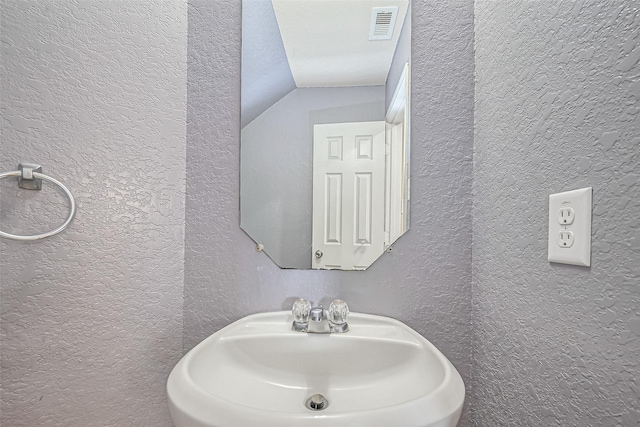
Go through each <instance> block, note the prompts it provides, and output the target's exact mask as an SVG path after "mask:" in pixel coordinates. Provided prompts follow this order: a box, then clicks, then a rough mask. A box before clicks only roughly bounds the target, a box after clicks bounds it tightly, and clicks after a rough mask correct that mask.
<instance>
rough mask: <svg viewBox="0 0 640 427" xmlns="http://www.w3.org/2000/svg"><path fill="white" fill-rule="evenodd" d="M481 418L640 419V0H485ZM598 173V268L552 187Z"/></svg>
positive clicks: (476, 364)
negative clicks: (580, 250)
mask: <svg viewBox="0 0 640 427" xmlns="http://www.w3.org/2000/svg"><path fill="white" fill-rule="evenodd" d="M475 8H476V20H475V22H476V24H475V29H476V35H475V46H476V88H475V141H474V145H475V152H474V211H473V218H474V222H473V322H474V338H475V339H474V356H473V391H472V393H471V395H472V400H473V405H472V408H473V414H472V418H473V424H474V425H477V426H598V427H606V426H629V427H630V426H638V425H640V424H639V423H640V403H639V402H640V382H639V378H640V312H639V311H638V310H639V307H640V262H639V261H640V114H639V111H640V102H639V101H638V99H639V98H640V63H638V60H639V59H640V33H639V29H640V9H639V4H638V2H637V1H623V0H598V1H590V0H587V1H556V0H538V1H531V0H510V1H491V0H476V3H475ZM587 186H593V229H592V230H593V231H592V241H593V246H592V261H591V268H585V267H575V266H569V265H561V264H550V263H549V262H547V260H546V258H547V209H548V195H549V194H550V193H556V192H560V191H564V190H571V189H575V188H581V187H587Z"/></svg>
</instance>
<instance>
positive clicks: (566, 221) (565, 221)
mask: <svg viewBox="0 0 640 427" xmlns="http://www.w3.org/2000/svg"><path fill="white" fill-rule="evenodd" d="M575 217H576V213H575V212H574V210H573V208H562V209H560V210H559V211H558V222H559V223H560V224H562V225H571V224H573V218H575Z"/></svg>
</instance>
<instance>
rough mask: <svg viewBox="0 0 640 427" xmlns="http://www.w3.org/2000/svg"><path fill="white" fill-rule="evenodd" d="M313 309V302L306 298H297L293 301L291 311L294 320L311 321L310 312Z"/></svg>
mask: <svg viewBox="0 0 640 427" xmlns="http://www.w3.org/2000/svg"><path fill="white" fill-rule="evenodd" d="M310 311H311V303H310V302H309V301H307V300H306V299H302V298H301V299H297V300H295V302H294V303H293V308H292V309H291V312H292V313H293V321H294V322H296V323H309V312H310Z"/></svg>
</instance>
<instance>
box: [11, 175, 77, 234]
mask: <svg viewBox="0 0 640 427" xmlns="http://www.w3.org/2000/svg"><path fill="white" fill-rule="evenodd" d="M18 168H19V169H20V170H17V171H11V172H4V173H0V179H2V178H7V177H9V176H16V177H18V180H19V185H20V188H26V189H30V190H39V189H40V188H42V181H40V180H45V181H49V182H52V183H54V184H55V185H57V186H58V187H60V188H61V189H62V191H64V194H65V195H66V196H67V198H68V199H69V204H70V206H69V207H70V211H69V216H68V217H67V219H66V220H65V221H64V222H63V223H62V225H60V226H59V227H57V228H55V229H54V230H51V231H48V232H46V233H41V234H34V235H31V236H21V235H18V234H10V233H5V232H4V231H0V237H6V238H7V239H13V240H39V239H45V238H47V237H51V236H53V235H55V234H58V233H59V232H61V231H62V230H64V229H65V228H67V226H69V224H70V223H71V221H72V220H73V217H74V216H75V215H76V202H75V200H74V199H73V195H72V194H71V192H70V191H69V189H68V188H67V187H65V186H64V185H62V183H61V182H60V181H58V180H55V179H53V178H51V177H50V176H47V175H44V174H42V173H40V172H35V170H40V171H41V170H42V168H41V167H40V166H38V165H32V164H29V163H21V164H20V165H19V166H18Z"/></svg>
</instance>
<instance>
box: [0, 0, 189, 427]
mask: <svg viewBox="0 0 640 427" xmlns="http://www.w3.org/2000/svg"><path fill="white" fill-rule="evenodd" d="M0 10H1V14H2V18H1V19H2V20H1V39H2V52H1V55H2V56H1V60H0V76H1V80H2V83H1V93H0V98H1V106H2V128H1V132H0V138H1V140H0V142H1V145H0V151H1V156H0V170H2V171H9V170H15V169H16V167H17V164H18V162H19V161H23V160H27V161H32V162H38V163H41V164H42V165H43V167H44V172H45V173H46V174H49V175H51V176H52V177H54V178H57V179H59V180H61V181H63V182H64V183H65V184H67V185H68V187H69V188H70V190H71V191H72V192H73V194H74V195H75V197H76V200H77V202H78V214H77V217H76V219H75V221H74V222H73V223H72V225H71V227H70V229H68V230H65V231H64V232H62V233H61V234H59V235H57V236H54V237H52V238H49V239H46V240H43V241H37V242H19V241H10V240H6V239H0V251H1V254H0V269H1V272H2V277H1V281H0V285H1V289H0V296H1V306H0V312H1V317H0V325H1V330H0V342H1V359H2V360H1V380H2V392H1V399H0V400H1V406H0V409H1V416H0V424H2V425H3V426H6V427H20V426H24V427H36V426H44V425H46V426H60V427H63V426H64V427H88V426H99V427H104V426H153V427H159V426H169V425H171V423H170V420H169V414H168V410H167V405H166V398H165V382H166V378H167V375H168V373H169V371H170V370H171V368H172V367H173V365H174V364H175V363H176V362H177V361H178V359H179V358H180V357H181V355H182V302H183V299H182V296H183V253H184V231H183V230H184V190H185V132H186V128H185V120H186V118H185V115H186V114H185V111H186V35H187V21H186V18H187V8H186V4H185V3H184V2H181V1H155V2H111V1H96V0H92V1H85V2H73V3H72V2H57V3H56V4H55V6H53V2H48V1H3V2H2V3H1V4H0ZM1 191H2V205H1V207H2V208H1V211H0V224H2V227H3V229H4V230H7V231H8V230H9V229H10V230H12V231H13V232H16V233H18V232H34V231H36V230H41V231H44V230H46V228H47V227H50V226H52V225H58V224H60V223H62V221H63V220H64V218H65V216H66V215H67V212H68V210H67V206H66V202H65V199H64V197H63V196H62V195H61V193H60V192H57V191H56V190H55V188H54V187H53V186H52V185H51V184H49V183H46V182H45V183H44V189H43V190H42V191H41V192H29V191H27V190H20V189H18V187H17V185H16V181H15V179H4V180H2V182H1ZM47 215H50V217H51V219H50V220H48V221H47V220H42V219H43V218H45V216H47ZM27 218H30V219H31V218H33V219H34V220H35V222H36V224H34V225H33V226H31V225H28V220H27Z"/></svg>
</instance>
